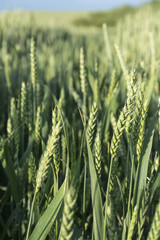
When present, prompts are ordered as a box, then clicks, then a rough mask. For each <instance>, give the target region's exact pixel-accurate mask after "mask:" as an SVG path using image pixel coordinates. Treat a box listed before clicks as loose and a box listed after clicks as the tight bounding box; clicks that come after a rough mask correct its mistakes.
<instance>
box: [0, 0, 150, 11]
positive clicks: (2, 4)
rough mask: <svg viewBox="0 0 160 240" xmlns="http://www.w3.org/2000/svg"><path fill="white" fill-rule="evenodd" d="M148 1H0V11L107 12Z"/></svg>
mask: <svg viewBox="0 0 160 240" xmlns="http://www.w3.org/2000/svg"><path fill="white" fill-rule="evenodd" d="M145 2H149V0H148V1H147V0H0V10H5V9H8V10H13V9H16V8H21V9H25V10H57V11H60V10H107V9H111V8H115V7H119V6H121V5H125V4H129V5H133V6H136V5H140V4H142V3H145Z"/></svg>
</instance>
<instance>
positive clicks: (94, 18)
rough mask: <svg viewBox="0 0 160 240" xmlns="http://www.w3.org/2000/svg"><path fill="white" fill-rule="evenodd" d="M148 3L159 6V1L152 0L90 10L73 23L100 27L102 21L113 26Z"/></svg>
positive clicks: (155, 7) (155, 6)
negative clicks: (135, 5) (106, 8)
mask: <svg viewBox="0 0 160 240" xmlns="http://www.w3.org/2000/svg"><path fill="white" fill-rule="evenodd" d="M148 5H151V6H152V7H153V9H158V8H160V1H157V0H156V1H152V2H151V3H147V4H144V5H142V6H140V7H131V6H123V7H120V8H116V9H113V10H110V11H102V12H91V13H89V14H88V15H86V16H85V17H83V18H82V17H78V18H77V19H74V21H73V24H74V25H77V26H86V27H89V26H96V27H101V26H102V23H106V24H107V25H108V26H110V27H112V26H115V25H116V23H117V22H118V21H119V20H120V19H123V18H125V17H126V16H127V15H128V14H135V13H136V12H137V11H138V10H139V9H141V8H144V7H146V6H148Z"/></svg>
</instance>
